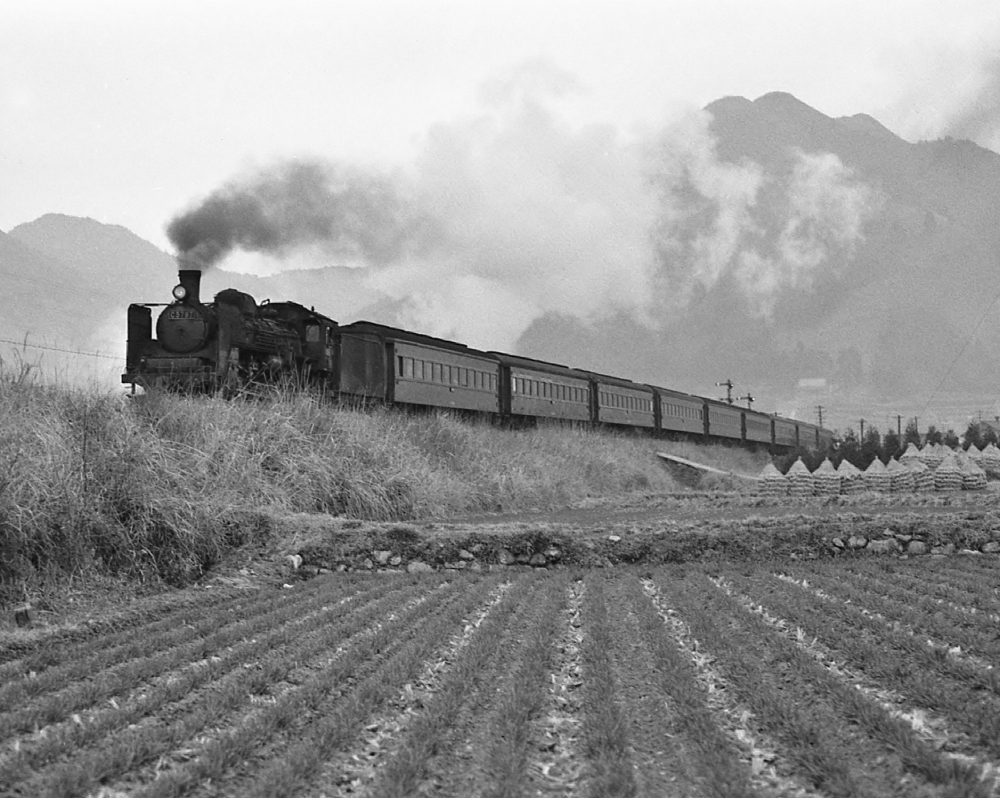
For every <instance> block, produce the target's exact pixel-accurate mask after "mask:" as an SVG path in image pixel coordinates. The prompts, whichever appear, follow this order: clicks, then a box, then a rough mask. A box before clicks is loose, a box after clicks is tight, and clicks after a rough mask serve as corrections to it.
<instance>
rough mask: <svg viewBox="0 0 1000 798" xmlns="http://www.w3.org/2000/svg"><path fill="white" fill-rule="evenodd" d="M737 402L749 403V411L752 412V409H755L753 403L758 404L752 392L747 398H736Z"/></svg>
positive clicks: (748, 393) (748, 392)
mask: <svg viewBox="0 0 1000 798" xmlns="http://www.w3.org/2000/svg"><path fill="white" fill-rule="evenodd" d="M736 401H737V402H746V403H747V410H750V409H752V408H753V403H754V402H756V401H757V400H756V399H754V398H753V397H752V396H751V395H750V391H747V395H746V396H737V397H736Z"/></svg>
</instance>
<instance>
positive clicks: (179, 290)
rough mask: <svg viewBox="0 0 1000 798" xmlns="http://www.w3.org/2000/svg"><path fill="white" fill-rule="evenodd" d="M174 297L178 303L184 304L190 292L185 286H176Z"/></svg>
mask: <svg viewBox="0 0 1000 798" xmlns="http://www.w3.org/2000/svg"><path fill="white" fill-rule="evenodd" d="M173 295H174V299H176V300H177V301H178V302H183V301H184V300H185V299H187V295H188V290H187V289H186V288H185V287H184V286H183V285H175V286H174V290H173Z"/></svg>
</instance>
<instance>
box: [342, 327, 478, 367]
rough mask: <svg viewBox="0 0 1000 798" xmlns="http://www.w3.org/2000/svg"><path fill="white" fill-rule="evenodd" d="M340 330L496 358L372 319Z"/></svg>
mask: <svg viewBox="0 0 1000 798" xmlns="http://www.w3.org/2000/svg"><path fill="white" fill-rule="evenodd" d="M340 332H341V333H351V332H362V333H370V334H372V335H378V336H380V337H382V338H385V339H386V340H390V341H406V342H407V343H411V344H420V345H422V346H429V347H433V348H436V349H446V350H448V351H450V352H459V353H462V354H466V355H475V356H476V357H481V358H486V359H487V360H496V359H497V358H496V355H495V354H494V353H492V352H484V351H483V350H481V349H473V348H472V347H469V346H466V345H465V344H460V343H458V342H456V341H449V340H447V339H445V338H435V337H434V336H432V335H423V334H421V333H415V332H410V331H409V330H401V329H399V328H397V327H389V326H388V325H385V324H377V323H375V322H373V321H356V322H353V323H351V324H342V325H340Z"/></svg>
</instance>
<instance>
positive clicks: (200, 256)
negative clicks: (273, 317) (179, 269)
mask: <svg viewBox="0 0 1000 798" xmlns="http://www.w3.org/2000/svg"><path fill="white" fill-rule="evenodd" d="M427 228H428V223H427V220H420V219H419V218H418V214H416V213H415V212H414V211H413V209H412V206H411V204H410V203H409V202H407V201H406V199H405V198H404V197H403V196H402V193H401V191H400V183H399V181H396V180H393V179H391V178H390V177H386V176H380V175H372V174H368V173H363V172H361V171H359V170H355V169H348V168H340V167H337V166H334V165H332V164H327V163H320V162H315V161H294V162H291V163H284V164H281V165H278V166H276V167H273V168H271V169H268V170H264V171H262V172H259V173H257V174H255V175H252V176H250V177H247V178H244V179H240V180H234V181H232V182H230V183H227V184H226V185H224V186H222V187H221V188H219V189H217V190H216V191H214V192H213V193H212V194H210V195H209V196H208V197H207V198H205V200H203V201H202V202H201V203H200V204H198V205H197V206H195V207H194V208H191V209H190V210H188V211H186V212H184V213H182V214H180V215H179V216H176V217H174V219H172V220H171V221H170V223H169V224H168V225H167V236H168V237H169V239H170V241H171V242H172V243H173V245H174V246H175V247H176V248H177V252H178V256H179V259H180V260H181V261H182V262H185V263H186V264H188V265H193V266H198V267H201V268H207V267H209V266H211V265H212V264H214V263H217V262H218V261H220V260H222V259H223V258H225V256H226V255H228V254H229V253H230V252H231V251H233V250H234V249H242V250H246V251H249V252H265V253H269V254H273V255H282V254H284V253H287V252H288V251H290V250H293V249H295V248H298V247H302V246H309V245H319V246H320V247H321V248H322V249H323V250H324V251H325V252H328V253H329V254H331V255H334V256H339V257H342V258H348V259H355V260H360V261H363V262H365V263H368V264H372V265H377V264H384V263H386V262H389V261H391V260H396V259H398V258H399V257H401V256H402V255H403V254H404V253H406V252H408V251H410V250H412V249H414V248H417V247H418V246H419V242H420V240H421V239H422V238H425V237H426V236H425V235H424V233H426V232H427Z"/></svg>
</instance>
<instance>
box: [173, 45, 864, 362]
mask: <svg viewBox="0 0 1000 798" xmlns="http://www.w3.org/2000/svg"><path fill="white" fill-rule="evenodd" d="M574 90H575V83H574V81H573V80H572V78H571V77H569V76H567V75H566V74H565V73H561V72H559V71H557V70H554V69H552V68H551V67H549V66H547V65H545V64H533V65H529V66H527V67H523V68H521V69H519V70H517V71H516V72H515V73H514V75H513V76H512V77H511V78H510V79H509V80H508V81H506V82H497V83H494V84H493V85H492V86H491V87H490V92H489V97H488V98H487V100H486V102H485V105H484V111H483V113H482V114H481V115H480V116H479V117H477V118H475V119H471V120H466V121H461V122H456V123H452V124H439V125H437V126H435V127H433V128H432V129H431V130H430V131H429V132H428V134H427V136H426V141H425V143H424V146H423V150H422V153H421V155H420V157H419V158H418V159H417V160H416V162H415V163H413V164H412V165H411V167H410V168H408V169H406V170H398V171H396V172H377V171H375V170H372V169H365V168H361V167H357V166H350V165H344V164H335V163H327V162H322V161H316V160H299V161H291V162H286V163H281V164H278V165H275V166H272V167H269V168H266V169H263V170H260V171H258V172H255V173H253V174H249V175H244V176H241V177H239V178H236V179H234V180H232V181H231V182H229V183H227V184H226V185H224V186H222V187H220V188H219V189H218V190H216V191H214V192H212V193H211V194H210V195H209V196H207V197H206V198H205V199H204V200H203V201H201V202H200V203H199V204H197V205H196V206H194V207H192V208H191V209H189V210H187V211H186V212H184V213H183V214H181V215H179V216H178V217H176V218H175V219H173V220H172V221H171V223H170V225H169V227H168V234H169V236H170V239H171V241H172V242H173V243H174V245H175V246H176V247H177V249H178V252H179V253H180V255H181V258H182V260H183V261H184V262H185V263H187V264H189V265H192V264H198V265H200V266H202V267H208V266H211V265H212V264H214V263H218V262H219V261H221V260H223V259H224V258H225V257H226V256H227V255H228V254H229V253H231V252H232V251H233V250H244V251H248V252H262V253H267V254H269V255H272V256H274V257H276V258H283V257H287V256H289V255H290V254H292V253H294V252H296V251H300V250H302V249H304V248H305V249H310V250H312V251H315V252H318V253H320V254H321V255H322V257H323V258H324V259H325V261H326V263H328V264H332V265H341V264H344V265H352V266H358V267H363V268H364V269H365V274H366V286H367V288H368V289H369V290H370V291H371V292H373V293H374V294H376V295H380V296H382V297H384V298H386V299H388V300H390V301H391V302H392V303H393V306H394V307H395V308H396V312H397V314H398V317H397V318H396V319H395V320H394V321H395V323H398V324H399V325H401V326H404V327H408V328H414V329H421V330H424V331H426V332H428V333H430V334H434V335H439V336H445V337H457V338H459V339H461V340H466V341H468V342H469V343H471V344H473V345H480V346H489V347H501V348H505V347H506V348H509V347H511V346H512V345H513V344H514V342H516V340H517V339H518V337H519V336H520V335H521V333H523V332H524V330H526V329H527V328H528V327H529V326H530V324H531V323H532V322H533V321H534V320H536V319H538V318H540V317H542V316H543V315H545V314H547V313H555V314H562V315H565V316H570V317H573V318H578V319H581V320H583V321H586V322H593V321H598V320H601V319H603V318H607V317H610V316H612V315H614V314H620V313H621V312H623V311H624V312H626V313H628V314H629V315H631V316H632V317H634V318H636V319H638V320H639V321H640V322H641V323H643V324H644V325H646V326H649V327H651V328H655V327H657V326H658V325H659V324H660V323H661V322H662V321H663V320H665V319H669V318H671V316H672V315H673V314H676V312H678V310H679V309H681V308H683V307H685V306H686V305H687V304H688V303H689V302H690V301H691V299H692V297H694V296H696V295H698V293H699V292H703V291H705V290H710V289H711V288H712V287H713V286H715V285H716V284H718V283H719V282H720V281H722V280H731V281H733V282H734V283H735V285H737V286H738V289H739V290H740V291H741V292H742V293H743V294H744V296H745V297H746V298H747V299H748V301H749V304H750V305H751V307H752V308H753V309H754V312H756V313H757V314H758V315H760V316H761V317H762V318H766V317H768V315H769V314H770V313H771V310H772V308H773V306H774V303H775V302H776V300H777V298H778V297H780V296H781V294H782V292H784V291H787V290H790V289H791V290H803V289H805V290H808V289H809V288H810V286H811V285H812V284H813V283H814V281H815V280H816V279H817V278H818V277H819V276H820V275H822V274H823V272H824V270H836V269H838V268H842V265H843V264H844V263H845V262H846V260H847V259H849V258H850V257H851V255H852V254H853V251H854V249H855V248H856V246H857V245H858V243H859V242H860V241H861V240H862V238H863V235H864V226H865V222H866V221H867V220H868V219H870V218H871V216H872V215H873V214H874V213H875V212H876V211H877V209H878V195H877V192H875V191H874V190H873V189H871V188H869V187H868V186H866V185H864V184H863V183H862V182H861V181H859V180H858V179H857V178H856V176H855V175H854V174H852V173H851V171H850V170H849V169H847V168H845V167H844V166H843V165H842V164H841V163H840V161H839V160H838V159H837V158H836V156H833V155H830V154H823V153H797V154H796V155H795V161H794V167H793V168H792V169H790V171H789V173H788V174H785V175H781V176H779V177H775V176H773V175H771V176H767V175H765V174H764V173H763V171H762V169H761V168H760V167H759V166H758V165H756V164H754V163H752V162H741V163H731V162H727V161H724V160H722V159H720V158H719V157H718V155H717V152H716V146H715V141H714V139H713V137H712V135H711V132H710V127H709V125H710V117H709V115H708V114H707V113H706V112H704V111H693V110H692V111H688V112H685V113H683V114H680V115H678V116H677V118H676V119H675V120H674V121H672V122H671V123H670V124H668V125H666V126H665V127H664V128H663V129H661V130H658V131H640V132H632V133H630V134H628V135H626V134H625V133H623V132H622V131H620V130H617V129H615V128H613V127H610V126H599V125H589V126H583V127H579V126H573V125H572V124H571V123H569V122H568V121H567V120H566V118H565V117H564V115H562V112H561V111H560V109H561V108H562V105H561V104H562V103H563V102H564V100H565V99H566V98H567V97H568V96H571V94H572V92H573V91H574ZM767 192H770V194H771V195H772V198H773V195H775V194H776V195H778V196H780V198H781V200H780V202H779V203H778V204H777V207H778V208H779V209H780V218H778V217H776V216H775V215H774V207H775V203H774V202H773V201H772V202H770V203H769V204H768V210H767V211H766V212H765V211H764V210H763V209H762V207H761V204H760V202H759V200H760V198H761V197H762V196H763V195H764V194H765V193H767Z"/></svg>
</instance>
